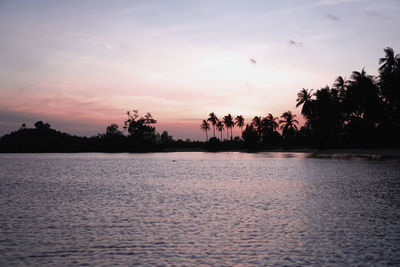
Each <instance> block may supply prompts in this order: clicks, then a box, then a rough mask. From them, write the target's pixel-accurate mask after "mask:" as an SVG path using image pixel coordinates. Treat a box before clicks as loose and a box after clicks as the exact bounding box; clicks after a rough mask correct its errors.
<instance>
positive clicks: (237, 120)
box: [235, 115, 244, 135]
mask: <svg viewBox="0 0 400 267" xmlns="http://www.w3.org/2000/svg"><path fill="white" fill-rule="evenodd" d="M235 123H236V125H237V127H239V129H240V135H242V134H243V131H242V129H243V126H244V118H243V116H242V115H238V116H236V118H235Z"/></svg>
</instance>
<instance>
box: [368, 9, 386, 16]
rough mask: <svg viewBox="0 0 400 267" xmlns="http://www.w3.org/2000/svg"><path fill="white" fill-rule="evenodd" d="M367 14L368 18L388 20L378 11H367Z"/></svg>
mask: <svg viewBox="0 0 400 267" xmlns="http://www.w3.org/2000/svg"><path fill="white" fill-rule="evenodd" d="M365 13H366V14H367V15H368V16H372V17H379V18H386V17H385V16H383V15H382V14H380V13H378V11H376V10H367V11H366V12H365Z"/></svg>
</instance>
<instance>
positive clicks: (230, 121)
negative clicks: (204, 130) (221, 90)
mask: <svg viewBox="0 0 400 267" xmlns="http://www.w3.org/2000/svg"><path fill="white" fill-rule="evenodd" d="M224 124H225V126H226V132H227V138H228V139H229V137H228V130H229V129H231V140H232V138H233V137H232V128H233V127H234V126H235V123H234V122H233V117H232V115H231V114H228V115H226V116H225V117H224Z"/></svg>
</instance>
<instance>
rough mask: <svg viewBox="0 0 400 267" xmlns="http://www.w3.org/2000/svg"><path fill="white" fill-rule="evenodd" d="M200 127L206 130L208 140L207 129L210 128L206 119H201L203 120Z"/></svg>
mask: <svg viewBox="0 0 400 267" xmlns="http://www.w3.org/2000/svg"><path fill="white" fill-rule="evenodd" d="M200 128H201V129H202V130H203V131H205V132H206V141H208V134H207V131H208V130H210V124H208V122H207V121H206V120H203V122H202V123H201V125H200Z"/></svg>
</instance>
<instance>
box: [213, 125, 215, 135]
mask: <svg viewBox="0 0 400 267" xmlns="http://www.w3.org/2000/svg"><path fill="white" fill-rule="evenodd" d="M213 132H214V138H215V125H213Z"/></svg>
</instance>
